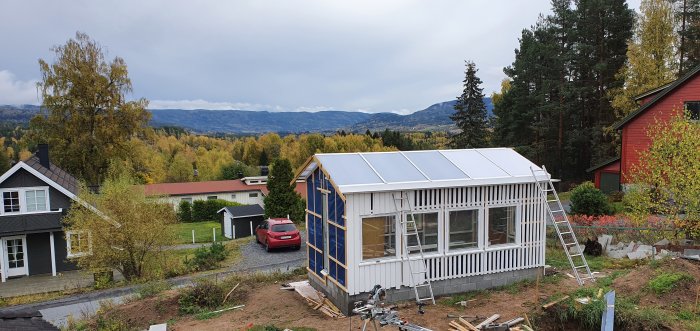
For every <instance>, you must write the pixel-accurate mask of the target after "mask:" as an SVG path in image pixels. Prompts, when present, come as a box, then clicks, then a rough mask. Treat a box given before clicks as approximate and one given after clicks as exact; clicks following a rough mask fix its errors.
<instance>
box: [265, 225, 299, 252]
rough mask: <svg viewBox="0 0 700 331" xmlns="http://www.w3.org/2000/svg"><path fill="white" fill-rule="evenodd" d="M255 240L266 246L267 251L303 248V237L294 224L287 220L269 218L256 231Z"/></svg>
mask: <svg viewBox="0 0 700 331" xmlns="http://www.w3.org/2000/svg"><path fill="white" fill-rule="evenodd" d="M255 240H256V241H257V242H258V243H260V244H263V245H265V250H266V251H268V252H269V251H271V250H272V249H275V248H282V247H292V248H294V249H296V250H298V249H299V248H301V235H300V234H299V230H297V227H296V226H294V223H293V222H292V221H290V220H289V219H287V218H269V219H267V220H265V221H263V222H262V224H260V225H258V227H257V228H256V229H255Z"/></svg>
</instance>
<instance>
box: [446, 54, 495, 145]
mask: <svg viewBox="0 0 700 331" xmlns="http://www.w3.org/2000/svg"><path fill="white" fill-rule="evenodd" d="M466 67H467V68H466V71H465V78H464V81H463V83H464V89H463V91H462V95H460V96H459V97H457V103H456V104H455V105H454V109H455V113H454V114H453V115H452V116H450V119H452V121H454V122H455V124H456V125H457V128H459V130H460V132H459V133H458V134H456V135H455V136H453V137H452V147H453V148H479V147H485V146H486V144H487V139H486V135H487V131H486V105H485V104H484V92H483V91H484V89H483V88H481V83H482V82H481V79H480V78H479V77H478V76H477V75H476V72H477V71H478V70H477V69H476V65H475V64H474V62H471V61H467V63H466Z"/></svg>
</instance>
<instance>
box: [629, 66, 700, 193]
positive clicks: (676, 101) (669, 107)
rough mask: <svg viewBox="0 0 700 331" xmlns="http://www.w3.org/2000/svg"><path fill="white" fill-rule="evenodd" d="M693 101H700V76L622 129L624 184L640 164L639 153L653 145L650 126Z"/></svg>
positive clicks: (678, 88)
mask: <svg viewBox="0 0 700 331" xmlns="http://www.w3.org/2000/svg"><path fill="white" fill-rule="evenodd" d="M693 100H700V75H695V77H693V78H690V79H688V80H687V81H686V82H685V83H684V84H683V85H681V86H679V87H676V89H675V90H674V91H671V93H669V94H667V95H666V96H665V97H664V98H663V99H661V100H660V101H657V102H656V104H654V105H653V106H652V107H651V108H649V109H647V110H645V111H644V112H643V113H642V114H640V115H638V116H637V117H635V118H634V119H633V120H631V121H629V122H628V123H627V124H625V125H624V126H623V127H622V155H621V157H622V167H621V170H622V176H621V178H620V181H621V182H622V183H628V178H626V174H628V173H629V171H630V170H631V169H632V167H633V165H635V164H637V163H638V162H639V152H640V151H643V150H646V149H648V148H649V145H650V144H651V139H650V138H649V137H648V136H647V130H648V128H649V126H650V125H653V124H654V123H656V121H657V120H658V121H668V120H669V118H671V117H672V116H673V115H674V114H675V113H676V112H677V111H680V110H682V109H683V102H684V101H693Z"/></svg>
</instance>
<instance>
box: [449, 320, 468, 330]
mask: <svg viewBox="0 0 700 331" xmlns="http://www.w3.org/2000/svg"><path fill="white" fill-rule="evenodd" d="M450 326H451V327H453V328H455V329H457V330H459V331H470V330H469V329H467V328H465V327H463V326H461V325H459V323H457V322H455V321H450Z"/></svg>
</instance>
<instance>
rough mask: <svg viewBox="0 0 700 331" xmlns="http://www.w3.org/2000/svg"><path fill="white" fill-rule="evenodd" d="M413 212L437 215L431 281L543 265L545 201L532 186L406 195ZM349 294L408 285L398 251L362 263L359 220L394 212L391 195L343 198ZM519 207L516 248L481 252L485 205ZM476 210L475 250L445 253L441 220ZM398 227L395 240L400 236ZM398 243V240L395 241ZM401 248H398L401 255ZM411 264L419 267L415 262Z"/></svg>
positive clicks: (428, 258)
mask: <svg viewBox="0 0 700 331" xmlns="http://www.w3.org/2000/svg"><path fill="white" fill-rule="evenodd" d="M407 193H408V195H409V199H411V203H412V205H413V208H414V210H415V211H416V212H438V213H439V217H438V222H439V223H438V228H439V233H438V235H439V236H440V239H439V245H440V248H439V249H438V252H431V253H425V257H426V262H427V266H428V276H429V277H430V279H431V280H443V279H453V278H460V277H469V276H473V275H482V274H487V273H496V272H503V271H510V270H518V269H526V268H533V267H540V266H543V265H544V245H545V209H544V208H545V205H544V203H545V201H544V200H543V199H541V198H540V195H539V193H538V192H537V187H536V186H535V184H534V183H531V184H511V185H495V186H477V187H456V188H443V189H427V190H411V191H407ZM346 199H347V200H346V205H345V206H346V216H347V220H346V224H347V229H348V231H347V248H346V249H347V265H348V284H347V288H348V292H349V294H351V295H353V294H358V293H361V292H366V291H369V290H371V289H372V287H373V286H374V285H375V284H381V285H382V286H383V287H385V288H392V287H400V286H409V285H410V279H409V277H410V276H409V271H408V270H409V269H408V265H407V264H406V263H404V261H402V259H401V256H400V253H398V255H397V257H395V258H386V259H380V260H372V261H364V262H363V261H362V238H361V236H362V223H361V221H362V217H367V216H371V215H386V214H392V213H395V212H396V210H395V207H394V201H393V198H392V194H391V192H382V193H354V194H347V195H346ZM512 205H515V206H517V208H516V210H517V211H516V226H517V227H518V228H517V229H516V237H517V239H516V244H509V245H499V246H492V247H487V248H484V245H483V243H484V242H485V232H486V229H485V219H484V215H485V213H484V211H485V209H487V208H489V207H496V206H512ZM475 208H476V209H479V210H480V217H479V227H480V230H479V231H480V234H479V235H480V242H481V244H482V245H481V246H480V247H479V248H472V249H462V250H451V251H447V250H446V246H447V236H448V234H447V233H445V229H446V228H447V227H446V226H445V222H446V221H447V220H448V216H447V215H448V213H449V211H450V210H459V209H475ZM400 234H401V229H400V226H399V224H397V237H399V238H400V237H401V235H400ZM399 240H400V239H399ZM400 247H401V246H400V244H399V245H397V250H399V251H400ZM411 260H413V261H412V262H411V263H421V262H419V261H415V258H413V257H412V258H411Z"/></svg>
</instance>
